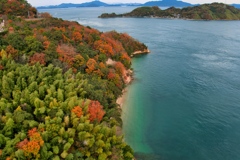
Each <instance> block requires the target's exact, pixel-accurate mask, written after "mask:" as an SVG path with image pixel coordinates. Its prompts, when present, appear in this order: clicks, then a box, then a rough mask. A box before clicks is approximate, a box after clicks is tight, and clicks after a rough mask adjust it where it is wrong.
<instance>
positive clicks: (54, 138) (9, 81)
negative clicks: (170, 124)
mask: <svg viewBox="0 0 240 160" xmlns="http://www.w3.org/2000/svg"><path fill="white" fill-rule="evenodd" d="M0 1H1V3H0V8H1V9H0V14H1V15H0V16H1V17H2V19H4V20H5V26H4V27H5V29H6V31H4V32H1V33H0V91H1V92H0V159H4V160H5V159H8V160H10V159H19V160H28V159H39V160H46V159H53V160H60V159H69V160H70V159H72V160H75V159H89V160H91V159H92V160H95V159H100V160H105V159H118V160H119V159H124V160H125V159H132V158H133V151H132V149H131V148H130V146H128V145H127V144H126V143H125V142H123V136H122V135H120V134H117V133H116V128H117V127H119V126H121V124H122V122H121V118H120V114H121V109H120V108H119V106H118V105H117V104H116V99H117V98H118V97H119V96H120V95H121V94H122V90H123V88H124V87H125V86H126V79H127V78H128V76H129V75H128V72H127V70H128V69H129V68H130V66H131V59H130V56H131V54H132V53H133V52H135V51H139V50H140V51H141V50H146V49H147V47H146V46H145V45H144V44H142V43H140V42H138V41H136V40H135V39H133V38H131V37H130V36H129V35H127V34H125V33H123V34H122V33H117V32H115V31H112V32H106V33H103V32H99V31H98V30H96V29H93V28H90V27H85V26H82V25H80V24H78V23H77V22H70V21H64V20H62V19H57V18H52V17H51V16H50V15H49V14H47V13H43V14H41V15H36V9H35V8H33V7H31V5H29V4H28V3H27V2H26V1H24V0H21V1H19V0H11V1H10V0H8V1H7V0H6V1H5V0H0ZM19 6H20V8H19ZM27 17H28V18H27ZM37 17H41V18H37ZM29 18H31V19H29ZM109 59H110V60H112V61H113V62H114V63H113V64H108V63H106V62H107V60H109Z"/></svg>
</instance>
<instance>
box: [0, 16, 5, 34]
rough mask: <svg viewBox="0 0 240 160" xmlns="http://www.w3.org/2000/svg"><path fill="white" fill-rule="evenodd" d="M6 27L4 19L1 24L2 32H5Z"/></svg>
mask: <svg viewBox="0 0 240 160" xmlns="http://www.w3.org/2000/svg"><path fill="white" fill-rule="evenodd" d="M4 27H5V21H4V19H3V20H2V22H1V23H0V32H3V31H4Z"/></svg>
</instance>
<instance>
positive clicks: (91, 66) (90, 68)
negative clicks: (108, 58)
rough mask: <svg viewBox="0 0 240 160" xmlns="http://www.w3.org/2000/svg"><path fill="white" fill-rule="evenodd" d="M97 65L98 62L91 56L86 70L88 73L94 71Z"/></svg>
mask: <svg viewBox="0 0 240 160" xmlns="http://www.w3.org/2000/svg"><path fill="white" fill-rule="evenodd" d="M96 66H97V62H96V61H95V60H94V59H93V58H90V59H89V60H88V61H87V69H86V72H87V73H88V74H90V73H92V72H93V71H94V70H95V69H96Z"/></svg>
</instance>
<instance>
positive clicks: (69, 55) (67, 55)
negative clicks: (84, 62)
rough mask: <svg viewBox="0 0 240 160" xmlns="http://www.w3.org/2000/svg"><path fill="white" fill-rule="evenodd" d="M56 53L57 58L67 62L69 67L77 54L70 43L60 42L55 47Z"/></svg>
mask: <svg viewBox="0 0 240 160" xmlns="http://www.w3.org/2000/svg"><path fill="white" fill-rule="evenodd" d="M56 51H57V53H58V55H59V60H60V61H62V62H65V63H67V64H68V66H69V67H71V66H72V65H73V63H74V57H75V55H76V54H77V53H76V51H75V48H74V47H73V46H71V45H67V44H60V45H58V47H57V50H56Z"/></svg>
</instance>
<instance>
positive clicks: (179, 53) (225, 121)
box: [45, 7, 240, 160]
mask: <svg viewBox="0 0 240 160" xmlns="http://www.w3.org/2000/svg"><path fill="white" fill-rule="evenodd" d="M132 9H133V8H130V7H129V8H128V7H125V8H104V7H103V8H84V9H82V8H81V9H58V10H56V9H54V10H49V11H50V12H51V13H52V14H53V15H54V16H58V17H62V18H64V19H69V20H76V21H78V22H79V23H81V24H84V25H89V26H91V27H93V28H97V29H99V30H101V31H108V30H116V31H119V32H127V33H129V34H130V35H131V36H133V37H135V38H137V39H138V40H140V41H141V42H144V43H145V44H146V45H148V46H149V49H150V50H151V51H152V52H151V54H149V55H146V56H142V57H139V58H134V59H133V68H134V71H135V72H134V73H135V80H134V82H133V84H131V86H129V89H128V94H127V97H126V103H125V104H124V110H123V120H124V126H123V129H124V133H125V139H126V141H127V142H128V143H129V144H130V145H131V146H132V147H133V148H134V150H135V151H136V153H137V156H138V157H139V158H138V159H157V160H158V159H159V160H239V159H240V154H239V151H240V51H239V46H240V30H239V28H240V22H239V21H185V20H167V19H147V18H115V19H98V18H96V17H97V16H98V15H100V14H101V13H102V12H113V11H115V12H117V13H123V12H127V11H130V10H132ZM45 11H46V10H45ZM47 11H48V10H47Z"/></svg>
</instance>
